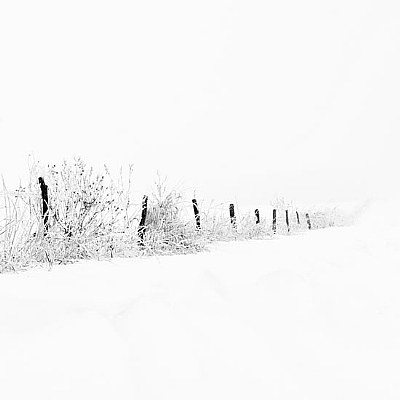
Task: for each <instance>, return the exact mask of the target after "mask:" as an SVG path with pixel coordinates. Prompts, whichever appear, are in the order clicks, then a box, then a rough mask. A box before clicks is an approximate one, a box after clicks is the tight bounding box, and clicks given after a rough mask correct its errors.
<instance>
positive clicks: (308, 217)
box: [306, 213, 311, 229]
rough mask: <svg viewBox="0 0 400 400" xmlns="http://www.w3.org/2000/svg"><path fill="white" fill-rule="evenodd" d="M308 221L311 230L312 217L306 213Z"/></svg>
mask: <svg viewBox="0 0 400 400" xmlns="http://www.w3.org/2000/svg"><path fill="white" fill-rule="evenodd" d="M306 219H307V225H308V229H311V221H310V216H309V215H308V213H306Z"/></svg>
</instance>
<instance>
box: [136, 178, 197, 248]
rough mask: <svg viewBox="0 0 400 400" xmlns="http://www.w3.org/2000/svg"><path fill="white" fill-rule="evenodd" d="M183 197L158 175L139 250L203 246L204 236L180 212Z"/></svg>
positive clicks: (150, 199)
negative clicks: (141, 245)
mask: <svg viewBox="0 0 400 400" xmlns="http://www.w3.org/2000/svg"><path fill="white" fill-rule="evenodd" d="M183 202H184V201H183V198H182V195H181V194H180V193H178V192H177V191H176V190H174V189H170V188H169V187H168V185H167V183H166V179H165V178H164V179H162V178H160V177H158V181H157V182H156V184H155V188H154V190H153V193H152V195H151V196H150V198H149V203H148V209H147V217H146V224H145V232H146V233H145V235H144V240H143V247H142V251H145V252H147V253H150V254H152V253H153V254H159V253H168V254H173V253H189V252H194V251H199V250H201V249H202V248H203V247H204V244H205V242H204V235H203V234H202V232H201V231H198V230H197V229H196V228H195V226H194V224H193V222H192V221H188V220H187V219H185V218H184V217H183V215H182V209H183V207H182V205H183Z"/></svg>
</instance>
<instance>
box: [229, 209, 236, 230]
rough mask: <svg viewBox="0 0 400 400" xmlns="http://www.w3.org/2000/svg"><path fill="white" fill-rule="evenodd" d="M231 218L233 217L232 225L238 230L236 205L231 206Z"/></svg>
mask: <svg viewBox="0 0 400 400" xmlns="http://www.w3.org/2000/svg"><path fill="white" fill-rule="evenodd" d="M229 216H230V217H231V224H232V226H233V227H234V228H235V229H236V217H235V205H234V204H229Z"/></svg>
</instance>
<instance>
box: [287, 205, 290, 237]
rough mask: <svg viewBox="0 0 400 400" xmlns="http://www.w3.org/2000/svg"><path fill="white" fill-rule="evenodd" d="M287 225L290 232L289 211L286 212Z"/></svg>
mask: <svg viewBox="0 0 400 400" xmlns="http://www.w3.org/2000/svg"><path fill="white" fill-rule="evenodd" d="M286 225H287V231H288V232H290V225H289V210H286Z"/></svg>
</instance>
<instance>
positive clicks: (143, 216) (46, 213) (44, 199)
mask: <svg viewBox="0 0 400 400" xmlns="http://www.w3.org/2000/svg"><path fill="white" fill-rule="evenodd" d="M39 184H40V189H41V192H42V218H43V225H44V235H45V236H46V235H47V231H48V227H49V207H48V204H49V197H48V188H47V185H46V184H45V182H44V179H43V178H42V177H40V178H39ZM147 203H148V196H147V195H145V196H143V201H142V214H141V218H140V222H139V228H138V237H139V244H140V245H143V244H144V235H145V233H146V217H147ZM192 204H193V211H194V218H195V221H196V229H201V223H200V212H199V205H198V203H197V200H196V199H193V200H192ZM254 213H255V217H256V224H259V223H260V211H259V209H258V208H257V209H256V210H255V211H254ZM229 217H230V220H231V224H232V227H233V228H234V229H237V224H236V215H235V205H234V204H229ZM285 217H286V226H287V230H288V232H290V223H289V210H285ZM296 218H297V224H298V225H300V215H299V213H298V211H296ZM306 221H307V226H308V229H311V220H310V215H309V214H308V213H306ZM272 231H273V232H274V233H276V209H273V210H272Z"/></svg>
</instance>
